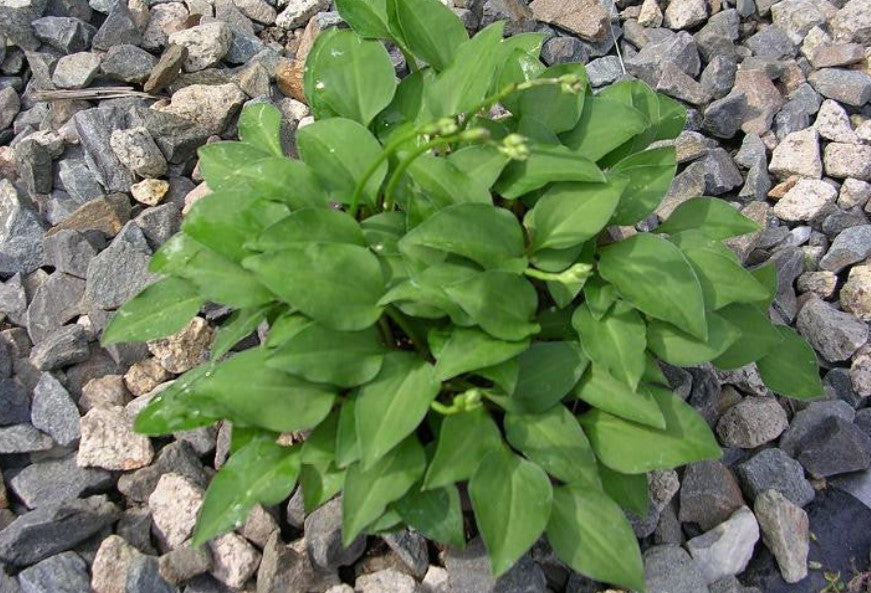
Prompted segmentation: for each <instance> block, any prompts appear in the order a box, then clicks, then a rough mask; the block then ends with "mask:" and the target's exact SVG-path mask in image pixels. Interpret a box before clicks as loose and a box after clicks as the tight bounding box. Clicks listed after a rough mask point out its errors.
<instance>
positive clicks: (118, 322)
mask: <svg viewBox="0 0 871 593" xmlns="http://www.w3.org/2000/svg"><path fill="white" fill-rule="evenodd" d="M203 302H204V299H203V298H202V297H201V296H200V295H199V293H198V292H197V290H196V287H195V286H194V285H193V284H191V283H190V282H188V281H186V280H182V279H181V278H172V277H170V278H163V279H162V280H158V281H157V282H155V283H154V284H152V285H150V286H148V287H147V288H145V289H144V290H143V291H142V292H140V293H139V294H138V295H136V297H134V298H133V300H131V301H129V302H127V303H125V304H124V305H123V306H122V307H121V308H120V309H118V311H117V312H116V313H115V316H114V317H112V321H110V322H109V325H108V327H106V329H105V330H103V335H102V337H101V338H100V343H101V344H103V345H104V346H108V345H109V344H117V343H119V342H134V341H137V342H144V341H145V340H154V339H156V338H163V337H165V336H169V335H172V334H174V333H176V332H177V331H180V330H181V329H183V328H184V327H185V326H186V325H187V324H188V322H189V321H190V320H191V318H192V317H193V316H194V315H196V314H197V312H198V311H199V310H200V307H201V306H202V305H203Z"/></svg>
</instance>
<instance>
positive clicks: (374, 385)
mask: <svg viewBox="0 0 871 593" xmlns="http://www.w3.org/2000/svg"><path fill="white" fill-rule="evenodd" d="M440 388H441V383H439V381H438V379H436V376H435V369H434V368H433V366H432V365H431V364H429V363H427V362H426V361H425V360H422V359H421V358H419V357H418V356H417V355H415V354H411V353H407V352H391V353H390V354H388V355H387V356H385V357H384V364H383V365H382V366H381V372H380V373H378V376H376V377H375V378H374V379H373V380H372V381H371V382H369V383H367V384H366V385H363V386H362V387H360V390H359V392H358V394H357V397H356V401H357V403H356V405H355V407H354V412H355V414H356V417H357V438H358V440H359V441H360V452H361V453H362V456H363V457H362V464H363V467H365V468H367V469H368V468H370V467H371V466H372V465H373V464H374V463H375V462H376V461H378V460H379V459H381V458H382V457H384V455H385V454H387V452H388V451H390V450H391V449H393V447H395V446H396V445H397V444H398V443H399V442H400V441H402V439H404V438H405V437H407V436H408V435H409V434H411V433H412V432H414V430H415V429H416V428H417V427H418V425H419V424H420V423H421V421H422V420H423V418H424V416H426V413H427V411H428V410H429V405H430V403H431V402H432V401H433V400H434V399H435V397H436V395H438V392H439V389H440Z"/></svg>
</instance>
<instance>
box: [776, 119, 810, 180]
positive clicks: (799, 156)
mask: <svg viewBox="0 0 871 593" xmlns="http://www.w3.org/2000/svg"><path fill="white" fill-rule="evenodd" d="M768 170H769V171H771V172H772V173H773V174H774V175H776V176H778V177H780V178H786V177H789V176H790V175H799V176H801V177H813V178H815V179H819V178H820V177H822V174H823V163H822V161H821V160H820V144H819V135H818V134H817V131H816V130H814V129H813V128H809V129H807V130H802V131H799V132H792V133H791V134H788V135H787V136H786V137H785V138H784V139H783V140H782V141H781V142H780V143H779V144H778V145H777V147H776V148H775V149H774V151H773V152H772V154H771V163H770V164H769V165H768Z"/></svg>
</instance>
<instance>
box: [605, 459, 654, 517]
mask: <svg viewBox="0 0 871 593" xmlns="http://www.w3.org/2000/svg"><path fill="white" fill-rule="evenodd" d="M599 478H600V479H601V480H602V490H603V491H604V492H605V494H607V495H608V496H610V497H611V498H612V499H613V500H614V502H616V503H617V504H619V505H620V506H621V507H623V508H624V509H626V510H627V511H631V512H633V513H635V514H636V515H638V516H639V517H646V516H647V507H648V499H649V495H648V492H647V474H623V473H620V472H618V471H614V470H613V469H611V468H610V467H608V466H607V465H602V464H599Z"/></svg>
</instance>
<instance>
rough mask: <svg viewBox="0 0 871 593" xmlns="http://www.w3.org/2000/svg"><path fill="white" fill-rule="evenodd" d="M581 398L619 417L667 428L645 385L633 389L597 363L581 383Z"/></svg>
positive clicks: (579, 388)
mask: <svg viewBox="0 0 871 593" xmlns="http://www.w3.org/2000/svg"><path fill="white" fill-rule="evenodd" d="M575 392H576V394H577V396H578V398H580V399H582V400H584V401H585V402H587V403H588V404H590V405H591V406H593V407H595V408H598V409H600V410H604V411H605V412H610V413H611V414H614V415H615V416H619V417H621V418H625V419H627V420H632V421H634V422H638V423H641V424H644V425H647V426H653V427H655V428H665V419H664V418H663V417H662V413H661V412H660V411H659V406H657V405H656V401H654V399H653V397H652V396H651V395H650V393H649V391H648V389H647V388H646V387H645V386H643V385H642V386H640V387H638V388H637V390H636V389H633V388H632V387H630V386H629V385H627V384H626V383H623V382H622V381H618V380H617V379H615V378H614V377H612V376H611V375H609V374H608V371H606V370H605V369H603V368H601V367H599V366H598V365H596V364H595V363H594V364H592V365H590V370H589V371H588V372H587V374H586V375H585V376H584V378H583V379H581V382H580V383H578V388H577V389H576V391H575Z"/></svg>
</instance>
